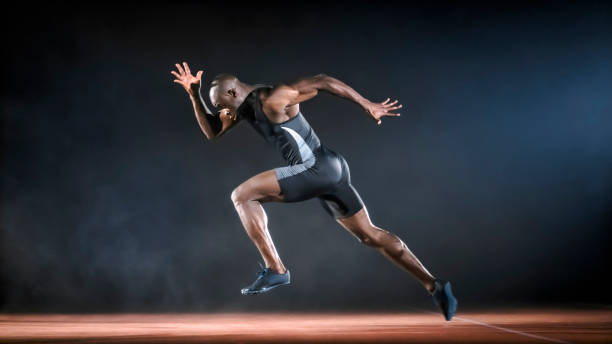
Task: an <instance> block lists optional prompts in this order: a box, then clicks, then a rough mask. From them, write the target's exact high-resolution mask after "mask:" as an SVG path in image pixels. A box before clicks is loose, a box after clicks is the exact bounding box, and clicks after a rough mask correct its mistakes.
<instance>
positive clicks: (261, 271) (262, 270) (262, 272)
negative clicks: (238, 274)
mask: <svg viewBox="0 0 612 344" xmlns="http://www.w3.org/2000/svg"><path fill="white" fill-rule="evenodd" d="M267 272H268V268H266V266H265V265H263V264H261V262H260V263H259V270H258V271H257V274H256V275H257V277H259V276H263V275H265V274H266V273H267Z"/></svg>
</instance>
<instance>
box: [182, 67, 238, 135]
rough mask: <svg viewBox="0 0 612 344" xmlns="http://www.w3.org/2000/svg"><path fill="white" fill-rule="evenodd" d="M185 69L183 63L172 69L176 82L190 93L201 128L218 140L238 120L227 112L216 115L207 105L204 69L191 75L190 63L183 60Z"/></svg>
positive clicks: (205, 133)
mask: <svg viewBox="0 0 612 344" xmlns="http://www.w3.org/2000/svg"><path fill="white" fill-rule="evenodd" d="M183 67H184V68H185V69H183V68H182V67H181V65H179V64H178V63H177V64H176V68H177V70H178V73H177V72H176V71H171V72H170V73H172V74H173V75H174V76H175V77H176V80H174V82H176V83H178V84H180V85H181V86H183V88H184V89H185V91H187V93H188V94H189V99H191V103H192V105H193V111H194V113H195V116H196V120H197V121H198V124H199V125H200V129H202V132H204V135H206V138H207V139H209V140H216V139H217V138H219V137H221V136H222V135H223V134H224V133H225V132H227V131H228V130H229V129H230V128H231V127H233V126H234V125H235V124H236V123H237V121H236V120H235V119H232V117H231V116H229V115H228V114H227V113H226V112H224V111H220V112H219V114H218V115H214V114H213V113H212V111H210V110H209V109H208V107H207V106H206V102H204V99H203V98H202V96H201V95H200V85H201V83H202V71H198V72H197V73H196V75H195V76H193V75H191V71H190V70H189V65H188V64H187V62H183Z"/></svg>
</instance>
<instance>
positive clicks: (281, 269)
mask: <svg viewBox="0 0 612 344" xmlns="http://www.w3.org/2000/svg"><path fill="white" fill-rule="evenodd" d="M270 270H272V271H273V272H274V273H277V274H281V275H283V274H285V272H287V269H285V267H284V266H281V267H270Z"/></svg>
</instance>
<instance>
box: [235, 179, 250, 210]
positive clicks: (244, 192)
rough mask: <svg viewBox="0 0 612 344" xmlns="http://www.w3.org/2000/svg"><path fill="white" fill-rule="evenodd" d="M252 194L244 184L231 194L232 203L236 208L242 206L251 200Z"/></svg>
mask: <svg viewBox="0 0 612 344" xmlns="http://www.w3.org/2000/svg"><path fill="white" fill-rule="evenodd" d="M249 196H250V193H249V192H248V189H247V187H245V185H244V184H240V185H238V186H237V187H236V188H234V190H233V191H232V194H231V196H230V197H231V199H232V202H233V203H234V206H239V205H240V204H242V203H244V202H246V201H249V200H250V197H249Z"/></svg>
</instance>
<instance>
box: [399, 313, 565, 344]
mask: <svg viewBox="0 0 612 344" xmlns="http://www.w3.org/2000/svg"><path fill="white" fill-rule="evenodd" d="M410 308H413V307H410ZM413 309H417V310H419V311H421V312H425V313H430V314H436V315H441V314H440V313H439V312H432V311H427V310H424V309H418V308H413ZM453 319H457V320H461V321H465V322H469V323H472V324H477V325H481V326H485V327H488V328H492V329H496V330H499V331H503V332H508V333H514V334H518V335H521V336H525V337H530V338H534V339H540V340H544V341H548V342H553V343H561V344H573V343H572V342H568V341H565V340H561V339H555V338H550V337H544V336H538V335H537V334H531V333H527V332H523V331H517V330H512V329H509V328H505V327H501V326H496V325H491V324H488V323H486V322H484V321H478V320H472V319H468V318H464V317H458V316H454V317H453Z"/></svg>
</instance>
